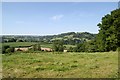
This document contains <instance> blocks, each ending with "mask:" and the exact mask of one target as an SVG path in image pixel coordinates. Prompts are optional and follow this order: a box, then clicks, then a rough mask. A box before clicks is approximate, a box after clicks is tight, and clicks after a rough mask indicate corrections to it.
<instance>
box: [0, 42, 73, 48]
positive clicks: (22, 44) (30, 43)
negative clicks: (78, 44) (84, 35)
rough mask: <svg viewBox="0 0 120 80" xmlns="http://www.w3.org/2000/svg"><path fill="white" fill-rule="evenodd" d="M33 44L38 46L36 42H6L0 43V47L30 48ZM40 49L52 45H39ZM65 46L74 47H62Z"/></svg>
mask: <svg viewBox="0 0 120 80" xmlns="http://www.w3.org/2000/svg"><path fill="white" fill-rule="evenodd" d="M34 44H38V42H8V43H0V47H1V45H3V46H4V45H9V46H11V47H18V46H30V45H34ZM40 46H41V47H47V48H53V44H47V43H40ZM64 46H66V48H69V47H75V45H64Z"/></svg>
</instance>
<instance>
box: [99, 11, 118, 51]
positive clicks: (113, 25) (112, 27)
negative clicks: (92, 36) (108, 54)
mask: <svg viewBox="0 0 120 80" xmlns="http://www.w3.org/2000/svg"><path fill="white" fill-rule="evenodd" d="M98 26H99V28H100V30H99V33H98V35H97V45H98V48H99V51H110V50H113V51H115V50H116V49H117V48H118V47H120V9H116V10H114V11H112V12H111V13H110V14H107V15H105V16H104V17H103V18H102V21H101V23H99V24H98Z"/></svg>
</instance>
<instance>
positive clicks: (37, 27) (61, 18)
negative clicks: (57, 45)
mask: <svg viewBox="0 0 120 80" xmlns="http://www.w3.org/2000/svg"><path fill="white" fill-rule="evenodd" d="M117 7H118V3H117V2H8V3H5V2H4V3H2V19H3V20H2V26H3V27H2V33H3V34H21V35H22V34H31V35H34V34H37V35H52V34H60V33H65V32H90V33H98V29H99V28H98V26H97V24H98V23H99V22H100V21H101V18H102V17H103V16H104V15H106V14H108V13H110V11H112V10H115V9H116V8H117Z"/></svg>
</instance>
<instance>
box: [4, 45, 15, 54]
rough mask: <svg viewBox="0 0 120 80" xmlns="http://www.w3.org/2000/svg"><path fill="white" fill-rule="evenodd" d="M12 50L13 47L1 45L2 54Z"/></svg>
mask: <svg viewBox="0 0 120 80" xmlns="http://www.w3.org/2000/svg"><path fill="white" fill-rule="evenodd" d="M10 52H14V47H10V46H8V45H5V46H2V54H5V53H10Z"/></svg>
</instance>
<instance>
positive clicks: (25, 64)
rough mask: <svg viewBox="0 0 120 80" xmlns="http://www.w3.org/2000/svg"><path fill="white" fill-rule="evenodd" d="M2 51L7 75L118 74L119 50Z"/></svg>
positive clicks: (95, 75) (51, 76)
mask: <svg viewBox="0 0 120 80" xmlns="http://www.w3.org/2000/svg"><path fill="white" fill-rule="evenodd" d="M1 55H2V66H3V67H2V77H3V78H33V77H34V78H117V77H118V53H117V52H96V53H82V52H81V53H77V52H66V53H57V52H54V53H53V52H39V53H23V52H15V53H13V54H1Z"/></svg>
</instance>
